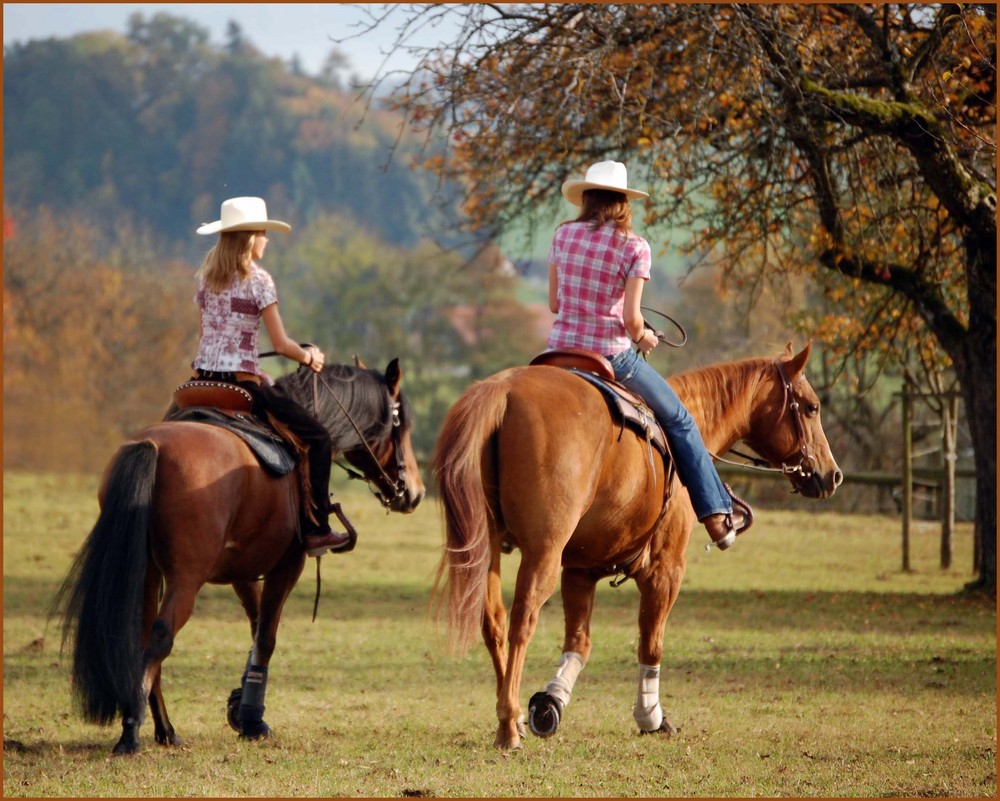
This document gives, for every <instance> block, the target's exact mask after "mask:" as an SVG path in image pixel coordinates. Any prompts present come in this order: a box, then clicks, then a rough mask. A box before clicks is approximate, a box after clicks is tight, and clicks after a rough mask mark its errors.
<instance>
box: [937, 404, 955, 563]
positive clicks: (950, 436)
mask: <svg viewBox="0 0 1000 801" xmlns="http://www.w3.org/2000/svg"><path fill="white" fill-rule="evenodd" d="M941 456H942V458H943V460H944V488H943V491H942V495H941V505H942V508H941V567H943V568H947V567H951V553H952V543H953V541H954V537H955V465H956V463H957V461H958V395H957V394H955V393H953V394H949V395H948V398H947V403H942V404H941Z"/></svg>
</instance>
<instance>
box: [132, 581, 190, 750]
mask: <svg viewBox="0 0 1000 801" xmlns="http://www.w3.org/2000/svg"><path fill="white" fill-rule="evenodd" d="M162 591H163V574H162V573H160V571H159V570H158V569H157V568H156V567H155V566H154V565H153V564H152V563H150V564H149V565H148V566H147V568H146V585H145V589H144V596H143V609H142V623H143V631H144V632H145V636H144V638H143V642H144V643H145V645H144V648H143V659H144V662H143V665H144V681H143V686H144V687H148V688H149V690H148V693H147V696H148V699H149V712H150V715H151V716H152V718H153V736H154V737H155V738H156V742H157V743H159V744H160V745H170V746H180V745H183V742H182V741H181V738H180V737H178V736H177V734H176V732H174V727H173V724H171V722H170V717H169V715H167V705H166V702H165V701H164V699H163V688H162V687H161V685H160V674H161V671H160V665H161V663H162V661H163V656H165V654H166V652H169V650H170V649H169V647H166V650H165V646H164V643H163V642H162V641H160V640H161V638H162V634H161V632H160V629H159V628H157V629H156V642H154V637H153V634H154V628H153V624H154V622H155V620H156V612H157V607H158V606H159V603H160V595H161V593H162ZM155 654H163V656H160V657H159V658H158V659H157V658H156V656H155Z"/></svg>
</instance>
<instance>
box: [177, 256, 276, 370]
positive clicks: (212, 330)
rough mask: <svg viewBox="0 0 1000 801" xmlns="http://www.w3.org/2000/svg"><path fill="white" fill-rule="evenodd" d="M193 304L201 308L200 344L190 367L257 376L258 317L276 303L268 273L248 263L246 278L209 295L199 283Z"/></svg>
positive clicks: (254, 264) (253, 263) (272, 281)
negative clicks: (248, 271)
mask: <svg viewBox="0 0 1000 801" xmlns="http://www.w3.org/2000/svg"><path fill="white" fill-rule="evenodd" d="M194 300H195V303H197V304H198V306H199V307H200V308H201V341H200V342H199V343H198V355H197V356H195V359H194V363H193V364H192V367H195V368H199V369H202V370H217V371H219V372H224V373H228V372H243V373H253V374H254V375H260V364H259V362H258V359H257V335H258V333H259V331H260V313H261V311H262V310H263V309H266V308H267V307H268V306H270V305H271V304H272V303H277V302H278V293H277V290H276V289H275V288H274V279H272V278H271V275H270V273H268V272H267V270H265V269H264V268H263V267H260V266H258V265H257V264H256V262H251V264H250V275H248V276H247V277H246V278H245V279H242V280H241V279H240V278H239V277H237V278H235V279H233V283H231V284H230V285H229V286H228V287H226V288H225V289H224V290H222V292H209V291H208V290H207V289H205V282H204V281H199V282H198V294H197V295H195V298H194Z"/></svg>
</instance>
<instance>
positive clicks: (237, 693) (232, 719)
mask: <svg viewBox="0 0 1000 801" xmlns="http://www.w3.org/2000/svg"><path fill="white" fill-rule="evenodd" d="M242 700H243V688H242V687H237V688H236V689H235V690H233V691H232V692H231V693H229V700H228V701H226V720H227V721H229V728H231V729H232V730H233V731H235V732H237V733H238V732H240V731H242V729H243V727H242V726H240V719H239V717H238V714H239V711H240V701H242Z"/></svg>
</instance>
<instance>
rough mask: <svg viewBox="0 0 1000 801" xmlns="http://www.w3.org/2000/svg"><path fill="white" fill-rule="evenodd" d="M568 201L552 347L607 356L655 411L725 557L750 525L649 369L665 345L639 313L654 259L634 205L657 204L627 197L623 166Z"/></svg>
mask: <svg viewBox="0 0 1000 801" xmlns="http://www.w3.org/2000/svg"><path fill="white" fill-rule="evenodd" d="M562 193H563V196H564V197H565V198H566V199H567V200H569V202H570V203H572V204H573V205H575V206H580V207H581V211H580V214H579V216H578V217H577V218H576V219H575V220H573V221H571V222H566V223H563V224H562V225H560V226H559V228H558V229H556V233H555V237H554V238H553V240H552V246H551V248H550V249H549V308H550V309H551V310H552V311H553V312H554V313H555V314H556V321H555V323H554V325H553V326H552V333H551V335H550V336H549V342H548V345H549V347H550V348H583V349H585V350H589V351H594V352H595V353H600V354H602V355H604V356H606V357H607V358H608V360H609V361H610V362H611V366H612V367H613V368H614V371H615V378H616V379H617V380H618V381H619V382H620V383H622V384H624V385H625V386H626V387H628V388H629V389H631V390H632V391H633V392H635V393H636V394H637V395H639V396H640V397H642V398H643V399H644V400H645V401H646V403H648V404H649V407H650V408H651V409H652V410H653V412H654V414H655V415H656V418H657V420H659V421H660V424H661V425H662V426H663V427H664V429H665V430H666V432H667V436H668V437H669V438H670V445H671V450H672V452H673V456H674V462H675V464H676V467H677V474H678V476H679V477H680V479H681V482H682V483H683V484H684V486H685V487H687V489H688V494H689V495H690V497H691V504H692V506H694V511H695V514H696V515H697V517H698V519H699V520H700V521H701V522H702V523H703V524H704V525H705V528H707V529H708V533H709V536H711V538H712V541H713V542H714V543H715V544H716V545H718V547H719V548H720V549H723V550H724V549H726V548H728V547H729V546H730V545H732V544H733V542H734V541H735V540H736V531H737V530H742V529H743V528H744V527H745V526H746V524H747V521H746V516H745V515H744V513H743V511H742V510H740V509H737V510H736V511H735V512H734V510H733V504H732V499H731V497H730V495H729V492H728V491H727V490H726V488H725V487H724V486H723V484H722V479H720V478H719V474H718V471H716V469H715V463H714V462H713V461H712V457H711V455H710V454H709V453H708V451H707V449H706V448H705V443H704V441H703V440H702V438H701V433H700V432H699V431H698V427H697V426H696V425H695V422H694V420H693V419H692V417H691V415H690V413H689V412H688V410H687V408H685V406H684V404H683V403H682V402H681V400H680V398H678V397H677V394H676V393H675V392H674V390H673V388H671V386H670V385H669V384H668V383H667V381H666V380H665V379H664V378H663V377H662V376H661V375H660V374H659V373H657V372H656V370H654V369H653V368H652V367H651V366H650V365H649V364H648V362H646V360H645V356H646V354H648V353H649V352H650V351H651V350H652V349H653V348H655V347H656V346H657V345H658V344H659V340H658V339H657V338H656V334H655V333H654V332H653V330H652V329H650V328H647V327H646V324H645V321H644V320H643V317H642V310H641V299H642V290H643V286H644V285H645V282H646V281H648V280H649V276H650V265H651V261H652V257H651V253H650V248H649V243H648V242H647V241H646V240H645V239H643V238H642V237H641V236H638V235H637V234H635V233H633V231H632V209H631V206H630V205H629V201H630V200H631V199H632V198H644V197H649V195H648V194H647V193H646V192H642V191H639V190H636V189H630V188H628V174H627V171H626V168H625V165H624V164H622V163H621V162H617V161H602V162H599V163H597V164H594V165H593V166H591V167H590V169H588V170H587V177H586V179H584V180H582V181H580V180H569V181H566V182H565V183H564V184H563V186H562ZM633 345H634V346H635V348H636V349H635V350H633Z"/></svg>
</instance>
